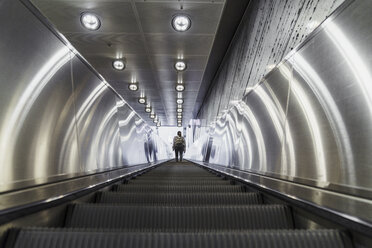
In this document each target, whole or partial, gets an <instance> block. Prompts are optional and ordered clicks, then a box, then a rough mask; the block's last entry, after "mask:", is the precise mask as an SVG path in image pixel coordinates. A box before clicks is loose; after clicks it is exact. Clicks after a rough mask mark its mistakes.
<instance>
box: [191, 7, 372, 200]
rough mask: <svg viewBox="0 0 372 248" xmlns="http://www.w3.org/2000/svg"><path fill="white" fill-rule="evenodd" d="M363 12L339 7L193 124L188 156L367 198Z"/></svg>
mask: <svg viewBox="0 0 372 248" xmlns="http://www.w3.org/2000/svg"><path fill="white" fill-rule="evenodd" d="M370 9H372V2H370V1H358V0H355V1H348V2H346V3H345V4H343V5H342V6H341V7H340V8H339V9H338V10H337V11H336V12H335V13H333V14H332V16H331V17H330V18H328V19H327V20H326V21H325V22H324V23H323V24H322V25H321V26H320V27H318V28H317V29H316V30H315V31H314V32H313V33H312V34H311V35H310V37H309V38H308V39H307V40H306V41H305V42H304V43H302V44H301V45H300V46H299V47H297V48H296V49H295V50H294V51H293V52H292V53H290V54H289V55H288V56H287V57H286V58H285V59H284V60H283V61H282V62H281V63H279V64H278V65H276V66H275V68H274V69H272V70H271V71H270V72H269V73H268V74H267V75H266V76H265V77H264V78H263V79H262V80H261V81H260V83H258V84H256V85H255V86H250V87H248V88H247V91H246V94H245V95H244V97H243V98H242V99H241V100H239V101H235V102H233V103H232V104H231V107H229V108H228V109H227V110H225V111H222V112H221V113H220V115H219V116H218V117H217V119H216V121H214V122H212V123H211V124H210V125H201V126H199V127H197V128H198V129H199V131H197V132H196V135H197V136H198V137H197V138H198V139H196V142H195V143H194V145H193V146H192V147H190V148H189V152H188V158H190V159H193V160H198V161H206V162H209V163H212V164H219V165H223V166H227V167H231V168H235V169H239V170H244V171H249V172H254V173H259V174H261V175H268V176H271V177H276V178H280V179H285V180H290V181H294V182H299V183H304V184H307V185H311V186H315V187H321V188H326V189H330V190H334V191H338V192H343V193H350V194H355V195H358V196H363V197H368V198H372V190H371V189H372V181H371V180H370V175H371V174H372V167H371V164H372V153H371V150H372V73H371V71H372V60H371V57H370V55H371V54H372V45H371V44H372V30H371V28H370V25H372V17H371V15H370V13H369V12H370ZM200 117H201V118H203V116H200ZM200 122H201V123H203V122H204V123H205V120H201V121H200ZM212 139H213V142H211V140H212Z"/></svg>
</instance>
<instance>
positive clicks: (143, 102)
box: [138, 97, 146, 104]
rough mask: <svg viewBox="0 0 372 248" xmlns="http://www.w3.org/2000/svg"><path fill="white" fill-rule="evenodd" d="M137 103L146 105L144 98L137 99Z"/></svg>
mask: <svg viewBox="0 0 372 248" xmlns="http://www.w3.org/2000/svg"><path fill="white" fill-rule="evenodd" d="M138 102H139V103H141V104H145V103H146V97H140V98H138Z"/></svg>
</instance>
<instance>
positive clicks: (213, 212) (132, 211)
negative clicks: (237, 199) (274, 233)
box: [66, 204, 293, 232]
mask: <svg viewBox="0 0 372 248" xmlns="http://www.w3.org/2000/svg"><path fill="white" fill-rule="evenodd" d="M69 211H70V213H69V214H68V217H67V220H66V227H77V228H110V229H121V228H123V229H131V230H137V231H157V232H161V231H165V232H172V231H174V232H187V231H192V232H196V231H212V230H248V229H291V228H293V221H292V215H291V212H290V210H289V208H288V207H286V206H284V205H251V206H226V207H223V206H221V207H204V206H199V207H164V206H152V207H151V206H149V207H147V206H117V205H97V204H77V205H72V206H70V209H69Z"/></svg>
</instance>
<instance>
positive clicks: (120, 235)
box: [8, 228, 352, 248]
mask: <svg viewBox="0 0 372 248" xmlns="http://www.w3.org/2000/svg"><path fill="white" fill-rule="evenodd" d="M8 247H12V248H13V247H14V248H23V247H28V248H57V247H58V248H119V247H131V248H137V247H138V248H139V247H141V248H175V247H177V248H189V247H193V248H230V247H234V248H247V247H249V248H298V247H301V248H314V247H317V248H335V247H337V248H344V247H345V248H346V247H352V246H351V245H350V240H349V239H348V238H347V237H345V236H344V235H343V234H341V233H340V232H338V231H337V230H311V231H306V230H281V231H253V232H245V233H241V232H238V233H229V232H226V233H124V232H120V231H115V232H97V231H94V230H76V229H75V230H74V229H64V230H63V229H37V228H35V229H24V230H20V231H19V233H18V237H17V240H16V242H15V244H14V245H12V246H8Z"/></svg>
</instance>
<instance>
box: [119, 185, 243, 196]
mask: <svg viewBox="0 0 372 248" xmlns="http://www.w3.org/2000/svg"><path fill="white" fill-rule="evenodd" d="M113 191H118V192H133V193H134V192H146V193H159V192H163V193H168V192H169V193H171V192H172V193H179V194H182V193H193V192H199V193H203V192H210V193H213V192H214V193H228V192H230V193H234V192H246V189H245V188H244V187H243V186H239V185H136V184H119V185H115V186H114V187H113Z"/></svg>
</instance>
